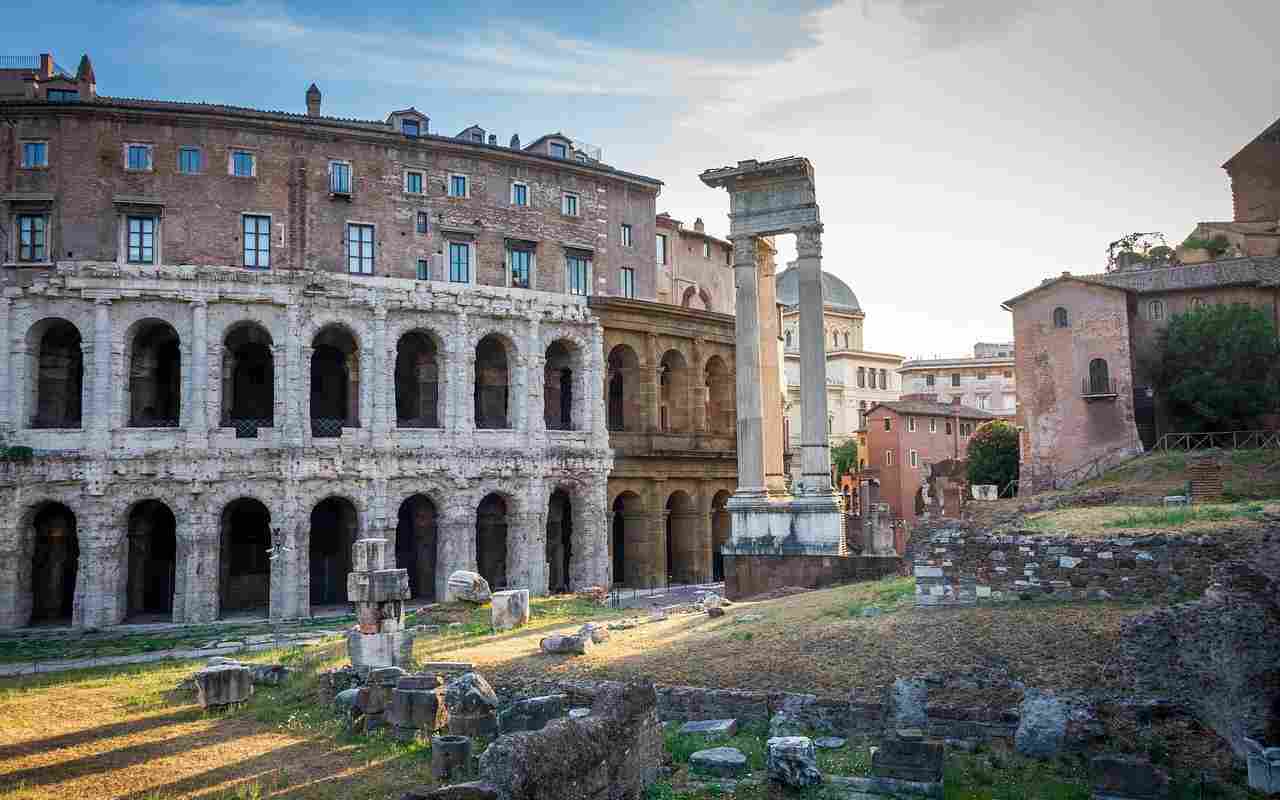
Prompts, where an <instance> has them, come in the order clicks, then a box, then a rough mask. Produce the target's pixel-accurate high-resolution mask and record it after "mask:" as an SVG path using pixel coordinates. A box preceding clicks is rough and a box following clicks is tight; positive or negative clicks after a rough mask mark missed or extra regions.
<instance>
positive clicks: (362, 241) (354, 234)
mask: <svg viewBox="0 0 1280 800" xmlns="http://www.w3.org/2000/svg"><path fill="white" fill-rule="evenodd" d="M347 271H348V272H350V273H351V274H353V275H372V274H373V226H372V225H362V224H360V223H356V222H348V223H347Z"/></svg>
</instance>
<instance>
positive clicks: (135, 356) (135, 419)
mask: <svg viewBox="0 0 1280 800" xmlns="http://www.w3.org/2000/svg"><path fill="white" fill-rule="evenodd" d="M129 355H130V358H129V427H130V428H176V427H178V421H179V418H180V415H181V408H180V406H181V402H182V400H181V398H182V351H181V348H180V347H179V341H178V332H177V331H175V330H174V329H173V326H172V325H170V324H169V323H167V322H163V321H161V320H147V321H145V322H143V323H142V324H141V325H139V327H138V332H137V334H136V335H135V336H134V339H133V346H132V347H131V348H130V353H129Z"/></svg>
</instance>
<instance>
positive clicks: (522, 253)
mask: <svg viewBox="0 0 1280 800" xmlns="http://www.w3.org/2000/svg"><path fill="white" fill-rule="evenodd" d="M507 263H508V264H510V265H511V285H512V286H515V287H516V288H519V289H528V288H529V278H530V276H531V275H532V274H533V269H532V268H533V252H532V251H529V250H521V249H518V248H514V247H508V248H507Z"/></svg>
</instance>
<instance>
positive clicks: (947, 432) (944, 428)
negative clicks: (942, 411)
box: [942, 420, 951, 436]
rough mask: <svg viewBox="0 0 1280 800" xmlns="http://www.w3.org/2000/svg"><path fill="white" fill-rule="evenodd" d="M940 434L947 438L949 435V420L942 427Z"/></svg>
mask: <svg viewBox="0 0 1280 800" xmlns="http://www.w3.org/2000/svg"><path fill="white" fill-rule="evenodd" d="M942 432H943V433H945V434H946V435H948V436H950V435H951V420H947V422H946V424H945V425H944V426H943V431H942Z"/></svg>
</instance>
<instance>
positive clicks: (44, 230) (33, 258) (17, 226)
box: [13, 212, 53, 264]
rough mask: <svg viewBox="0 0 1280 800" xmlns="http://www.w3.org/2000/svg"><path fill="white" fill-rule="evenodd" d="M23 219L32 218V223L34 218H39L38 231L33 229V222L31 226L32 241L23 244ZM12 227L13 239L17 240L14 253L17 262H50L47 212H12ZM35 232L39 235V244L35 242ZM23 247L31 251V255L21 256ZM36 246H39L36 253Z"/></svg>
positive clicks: (50, 249)
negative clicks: (38, 250)
mask: <svg viewBox="0 0 1280 800" xmlns="http://www.w3.org/2000/svg"><path fill="white" fill-rule="evenodd" d="M23 220H32V222H33V223H34V222H35V221H36V220H39V222H40V225H39V231H36V230H35V226H34V224H33V227H32V234H33V235H32V241H31V244H30V245H24V244H23V242H22V221H23ZM13 228H14V241H15V242H17V244H18V247H17V250H16V252H15V253H14V255H15V256H16V257H17V263H19V264H48V263H50V261H51V259H50V254H51V253H52V252H53V250H52V248H50V247H49V214H48V213H47V212H46V213H41V214H14V216H13ZM36 233H39V235H40V243H39V245H37V244H36V242H35V236H34V234H36ZM24 247H25V248H27V249H29V250H30V251H31V255H30V256H29V257H23V248H24ZM37 247H39V248H41V252H39V254H38V255H37V250H36V248H37Z"/></svg>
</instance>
